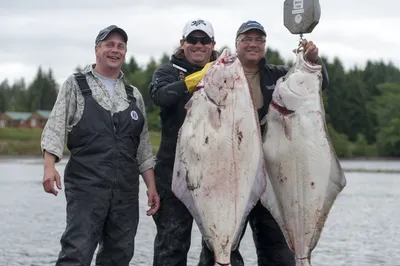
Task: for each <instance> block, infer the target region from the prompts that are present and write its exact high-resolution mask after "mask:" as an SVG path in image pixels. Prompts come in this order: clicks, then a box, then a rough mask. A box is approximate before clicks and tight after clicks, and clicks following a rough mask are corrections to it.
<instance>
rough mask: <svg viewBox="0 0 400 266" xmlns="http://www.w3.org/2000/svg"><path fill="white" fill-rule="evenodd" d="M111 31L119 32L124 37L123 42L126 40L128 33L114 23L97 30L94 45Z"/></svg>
mask: <svg viewBox="0 0 400 266" xmlns="http://www.w3.org/2000/svg"><path fill="white" fill-rule="evenodd" d="M112 32H117V33H119V34H121V36H122V38H124V41H125V43H127V42H128V35H127V34H126V32H125V31H124V30H123V29H121V28H119V27H117V26H115V25H110V26H108V27H107V28H104V29H102V30H101V31H100V32H99V34H98V35H97V37H96V40H95V44H96V45H97V44H99V42H101V41H103V40H104V39H105V38H107V36H108V35H109V34H110V33H112Z"/></svg>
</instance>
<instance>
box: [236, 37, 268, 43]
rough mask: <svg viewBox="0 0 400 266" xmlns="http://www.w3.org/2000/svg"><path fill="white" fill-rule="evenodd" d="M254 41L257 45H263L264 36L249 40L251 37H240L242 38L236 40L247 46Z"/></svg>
mask: <svg viewBox="0 0 400 266" xmlns="http://www.w3.org/2000/svg"><path fill="white" fill-rule="evenodd" d="M253 40H254V41H255V42H256V43H257V44H263V43H265V36H263V37H257V38H254V39H253V38H251V37H242V38H238V39H237V41H238V42H243V43H245V44H249V43H251V42H252V41H253Z"/></svg>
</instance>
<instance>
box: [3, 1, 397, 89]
mask: <svg viewBox="0 0 400 266" xmlns="http://www.w3.org/2000/svg"><path fill="white" fill-rule="evenodd" d="M139 2H140V1H136V0H133V1H132V0H114V1H105V0H96V1H95V0H85V1H78V0H69V1H61V0H59V1H54V0H35V1H30V0H13V1H1V4H0V21H1V23H0V32H1V34H0V43H1V49H0V81H2V80H4V79H5V78H8V79H9V81H10V82H11V83H13V82H14V80H15V79H19V78H21V77H24V78H25V79H26V81H27V82H30V81H31V80H32V78H33V77H34V75H35V74H36V71H37V68H38V66H39V65H40V66H42V67H43V68H44V69H45V70H47V69H48V68H51V69H52V70H53V73H54V76H55V78H56V80H57V82H58V83H59V84H61V83H62V82H64V80H65V78H66V77H67V76H68V75H70V74H71V73H72V71H73V70H74V69H75V67H76V66H78V65H80V66H84V65H87V64H90V63H93V61H94V39H95V37H96V35H97V33H98V32H99V30H100V29H102V28H104V27H106V26H108V25H110V24H116V25H118V26H120V27H122V28H124V29H125V30H126V31H127V33H128V35H129V44H128V54H127V58H129V57H130V56H132V55H134V56H135V58H136V60H137V61H138V63H139V64H141V65H142V64H146V63H147V62H148V60H149V58H150V57H151V56H153V57H154V58H156V59H159V58H160V57H161V55H162V53H163V52H167V53H169V54H170V53H171V52H172V51H173V50H174V49H175V48H176V47H177V45H178V44H179V38H180V37H181V35H182V29H183V25H184V24H185V22H186V21H187V20H189V19H193V18H197V17H200V18H204V19H207V20H209V21H211V23H212V24H213V26H214V30H215V34H216V41H217V48H218V49H219V48H220V47H222V46H225V45H228V46H229V47H231V48H232V49H233V48H234V46H233V44H234V37H235V32H236V30H237V28H238V27H239V25H240V24H241V23H242V22H244V21H246V20H250V19H251V20H257V21H259V22H260V23H261V24H263V25H264V27H265V28H266V30H267V33H268V39H267V45H268V46H269V47H272V48H274V49H278V50H279V52H280V53H281V55H282V56H283V57H284V58H285V59H293V54H292V52H291V51H292V49H293V48H294V47H296V46H297V43H298V38H299V37H298V36H297V35H292V34H291V33H290V32H289V31H288V30H287V29H286V28H285V27H284V25H283V2H284V1H283V0H253V1H236V0H231V1H229V2H228V1H226V3H229V5H228V4H222V3H223V2H225V1H222V0H215V1H212V0H203V1H191V0H163V1H161V0H159V1H157V0H146V1H143V3H146V4H139ZM58 3H62V4H58ZM320 3H321V9H322V15H321V20H320V23H319V24H318V25H317V27H316V28H315V29H314V31H313V32H312V33H311V34H308V35H306V36H305V37H306V38H307V39H309V40H313V41H314V42H315V43H316V44H317V46H318V47H319V50H320V54H321V55H324V56H327V57H328V58H329V59H332V58H333V57H334V56H338V57H339V58H340V59H341V60H342V62H343V63H344V64H345V66H346V68H348V67H352V66H354V65H359V66H363V65H364V63H365V62H366V61H367V60H368V59H373V60H379V59H383V60H385V61H386V62H388V60H390V61H392V62H393V63H394V64H395V65H396V66H398V67H400V54H399V52H398V51H397V50H398V47H400V34H399V33H398V30H397V29H398V25H400V16H399V15H398V10H399V8H400V3H399V2H398V1H395V0H380V1H373V0H320Z"/></svg>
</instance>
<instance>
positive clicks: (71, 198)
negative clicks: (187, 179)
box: [41, 25, 159, 266]
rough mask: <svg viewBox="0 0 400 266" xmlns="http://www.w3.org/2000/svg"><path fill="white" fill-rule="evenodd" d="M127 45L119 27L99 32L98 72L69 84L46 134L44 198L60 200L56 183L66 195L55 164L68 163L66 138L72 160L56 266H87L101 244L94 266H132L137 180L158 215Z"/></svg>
mask: <svg viewBox="0 0 400 266" xmlns="http://www.w3.org/2000/svg"><path fill="white" fill-rule="evenodd" d="M127 40H128V36H127V34H126V33H125V31H124V30H122V29H121V28H118V27H117V26H115V25H112V26H109V27H107V28H105V29H103V30H101V31H100V32H99V34H98V36H97V38H96V40H95V51H96V64H94V65H91V66H88V67H87V68H86V69H85V70H84V71H83V72H82V73H75V74H74V75H71V76H69V77H68V79H67V80H66V81H65V82H64V84H63V85H62V86H61V89H60V91H59V94H58V98H57V100H56V102H55V105H54V107H53V110H52V112H51V115H50V118H49V120H48V122H47V124H46V126H45V128H44V130H43V135H42V140H41V147H42V151H43V153H44V177H43V187H44V190H45V191H46V192H48V193H52V194H54V195H57V193H58V192H57V190H56V189H55V188H54V182H56V185H57V187H58V188H59V189H61V181H60V175H59V174H58V172H57V170H56V169H55V163H56V162H59V161H60V159H61V157H62V155H63V150H64V139H65V132H66V131H67V132H68V140H67V147H68V149H69V150H70V152H71V157H70V159H69V161H68V164H67V166H66V168H65V173H64V185H65V196H66V200H67V210H66V212H67V213H66V214H67V224H66V229H65V232H64V234H63V235H62V237H61V251H60V254H59V257H58V260H57V262H56V265H57V266H67V265H71V266H72V265H74V266H78V265H82V266H89V265H90V264H91V261H92V258H93V255H94V252H95V249H96V247H97V245H98V244H100V247H99V250H98V253H97V258H96V265H107V266H111V265H118V266H128V265H129V262H130V260H131V259H132V257H133V253H134V239H135V235H136V230H137V226H138V220H139V213H138V212H139V208H138V201H139V175H142V176H143V179H144V181H145V183H146V186H147V189H148V191H147V195H148V200H149V205H150V206H151V208H150V209H149V210H148V211H147V215H153V214H154V213H155V212H156V211H157V210H158V207H159V197H158V194H157V191H156V187H155V181H154V173H153V167H154V158H153V155H152V147H151V144H150V140H149V133H148V129H147V119H146V111H145V106H144V102H143V98H142V95H141V94H140V92H139V91H138V89H137V88H135V87H133V86H131V85H128V84H126V82H125V80H124V74H123V73H122V71H121V65H122V64H123V62H124V61H125V55H126V51H127Z"/></svg>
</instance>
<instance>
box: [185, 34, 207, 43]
mask: <svg viewBox="0 0 400 266" xmlns="http://www.w3.org/2000/svg"><path fill="white" fill-rule="evenodd" d="M185 41H186V42H187V43H190V44H197V43H198V42H200V43H201V44H202V45H206V44H210V43H212V42H213V41H214V39H213V38H210V37H195V36H188V37H186V38H185Z"/></svg>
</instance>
